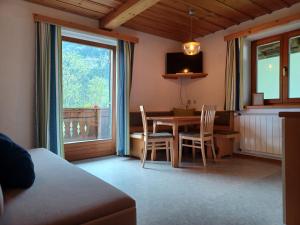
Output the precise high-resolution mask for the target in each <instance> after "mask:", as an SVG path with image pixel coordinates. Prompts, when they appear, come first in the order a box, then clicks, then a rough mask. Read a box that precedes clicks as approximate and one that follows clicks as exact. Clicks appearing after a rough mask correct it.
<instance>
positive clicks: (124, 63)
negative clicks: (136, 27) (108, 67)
mask: <svg viewBox="0 0 300 225" xmlns="http://www.w3.org/2000/svg"><path fill="white" fill-rule="evenodd" d="M133 55H134V44H132V43H130V42H126V41H122V40H119V41H118V74H117V127H116V147H117V155H120V156H124V155H129V154H130V134H129V100H130V90H131V82H132V66H133Z"/></svg>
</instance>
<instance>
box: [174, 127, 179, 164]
mask: <svg viewBox="0 0 300 225" xmlns="http://www.w3.org/2000/svg"><path fill="white" fill-rule="evenodd" d="M173 136H174V145H173V157H172V166H173V167H175V168H177V167H178V165H179V155H178V154H179V152H178V139H179V134H178V124H177V123H174V124H173Z"/></svg>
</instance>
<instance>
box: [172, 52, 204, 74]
mask: <svg viewBox="0 0 300 225" xmlns="http://www.w3.org/2000/svg"><path fill="white" fill-rule="evenodd" d="M186 72H189V73H202V72H203V71H202V52H200V53H199V54H197V55H192V56H191V55H185V54H184V53H182V52H171V53H167V54H166V74H176V73H186Z"/></svg>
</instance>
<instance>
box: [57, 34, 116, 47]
mask: <svg viewBox="0 0 300 225" xmlns="http://www.w3.org/2000/svg"><path fill="white" fill-rule="evenodd" d="M62 40H63V41H68V42H74V43H78V44H82V45H89V46H95V47H99V48H107V49H111V50H115V49H116V46H113V45H106V44H102V43H99V42H93V41H87V40H83V39H78V38H73V37H68V36H62Z"/></svg>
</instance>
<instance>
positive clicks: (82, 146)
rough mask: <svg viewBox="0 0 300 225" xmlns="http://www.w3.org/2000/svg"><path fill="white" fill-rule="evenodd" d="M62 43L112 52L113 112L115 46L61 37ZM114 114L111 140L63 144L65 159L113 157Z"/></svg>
mask: <svg viewBox="0 0 300 225" xmlns="http://www.w3.org/2000/svg"><path fill="white" fill-rule="evenodd" d="M62 40H63V41H68V42H73V43H79V44H83V45H88V46H94V47H99V48H106V49H110V50H111V52H112V56H111V57H112V65H111V66H112V68H111V72H112V76H111V87H110V88H111V92H112V99H111V101H112V105H113V110H115V109H116V106H115V105H116V103H115V97H114V95H115V94H113V92H114V91H115V83H116V81H115V79H116V46H113V45H107V44H102V43H98V42H93V41H87V40H82V39H77V38H73V37H67V36H63V37H62ZM114 115H115V113H113V114H112V139H110V140H92V141H82V142H74V143H65V144H64V151H65V158H66V159H67V160H69V161H75V160H82V159H87V158H95V157H101V156H107V155H115V154H116V149H115V140H116V138H115V121H116V120H115V118H114Z"/></svg>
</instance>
